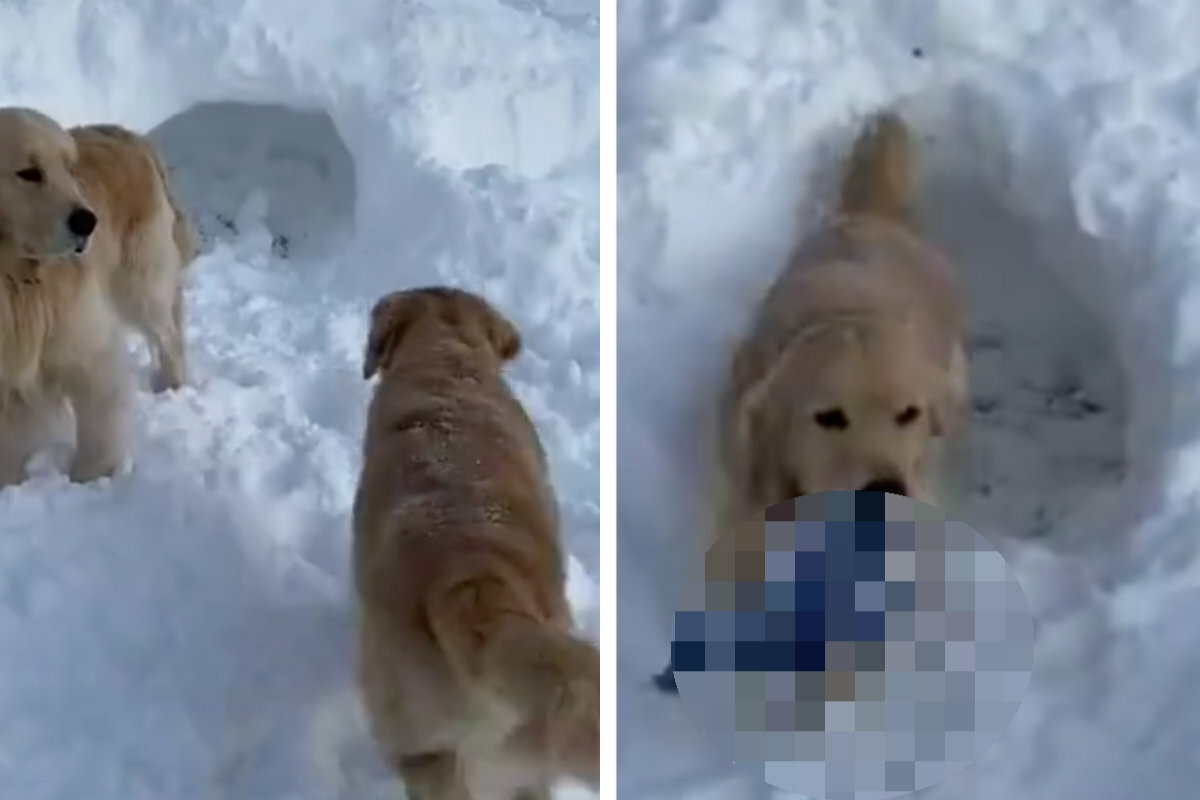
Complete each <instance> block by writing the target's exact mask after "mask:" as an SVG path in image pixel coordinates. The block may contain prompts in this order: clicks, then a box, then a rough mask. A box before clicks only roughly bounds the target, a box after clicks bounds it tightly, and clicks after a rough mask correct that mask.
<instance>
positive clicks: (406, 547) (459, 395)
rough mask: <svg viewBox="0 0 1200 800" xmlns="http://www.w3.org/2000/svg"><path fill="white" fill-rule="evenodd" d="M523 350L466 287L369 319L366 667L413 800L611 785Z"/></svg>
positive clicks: (412, 295)
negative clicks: (527, 392)
mask: <svg viewBox="0 0 1200 800" xmlns="http://www.w3.org/2000/svg"><path fill="white" fill-rule="evenodd" d="M519 349H520V339H519V335H518V333H517V330H516V329H515V328H514V326H513V325H512V323H511V322H510V321H509V320H507V319H506V318H505V317H504V316H502V315H501V314H500V313H499V312H498V311H497V310H496V309H494V308H493V307H492V306H491V305H490V304H488V303H487V302H486V301H484V300H483V299H482V298H480V297H478V296H476V295H474V294H471V293H468V292H465V291H460V290H455V289H445V288H425V289H414V290H410V291H403V292H395V293H392V294H389V295H387V296H385V297H383V298H382V299H381V300H379V302H378V303H377V304H376V306H375V308H374V309H373V311H372V316H371V329H370V335H369V339H368V343H367V346H366V353H365V357H364V364H363V375H364V377H365V378H367V379H369V378H371V377H372V376H374V375H376V374H378V375H379V382H378V385H377V388H376V390H375V395H374V397H373V399H372V401H371V404H370V407H369V410H368V417H367V427H366V433H365V437H364V444H363V467H362V475H361V478H360V483H359V487H358V492H357V496H356V498H355V503H354V570H355V582H356V588H357V594H358V598H359V604H360V607H361V608H360V612H361V617H360V624H359V639H358V659H357V661H358V664H357V675H358V683H359V688H360V691H361V694H362V697H363V700H364V706H365V708H366V709H367V713H368V717H369V719H370V725H371V730H372V733H373V735H374V738H375V739H376V741H377V742H378V744H379V746H380V748H381V751H382V753H383V754H384V756H385V758H386V759H387V760H388V762H389V763H390V765H391V766H392V768H393V769H394V770H395V771H396V772H397V774H398V775H399V777H400V778H401V779H402V780H403V781H404V783H405V785H406V788H407V791H408V793H409V796H410V797H412V798H414V799H415V800H485V799H488V800H490V799H491V798H495V799H496V800H548V798H550V796H551V795H550V792H551V786H552V784H553V783H554V781H555V780H557V779H559V778H574V779H577V780H579V781H582V782H584V783H587V784H590V785H591V786H592V787H596V786H597V785H598V782H599V718H598V714H599V699H600V698H599V680H600V667H599V655H598V652H597V650H596V647H595V646H594V645H593V644H592V643H590V642H588V641H586V640H585V639H583V638H581V637H580V636H578V635H576V634H575V633H574V632H573V631H572V622H571V614H570V609H569V606H568V604H567V601H566V597H565V594H564V575H563V568H562V553H561V551H560V545H559V540H558V512H557V505H556V500H555V497H554V494H553V491H552V489H551V487H550V484H549V482H548V478H547V468H546V459H545V455H544V453H543V450H542V446H541V444H540V443H539V440H538V437H537V434H536V432H535V430H534V427H533V425H532V423H531V422H530V420H529V417H528V416H527V415H526V412H525V411H524V409H523V408H522V406H521V404H520V403H519V401H518V400H517V399H516V397H515V396H514V395H513V393H512V391H511V390H510V389H509V387H508V386H507V384H506V383H505V381H504V378H503V377H502V375H501V370H502V368H503V366H504V364H505V363H506V362H507V361H509V360H510V359H512V358H513V357H515V356H516V355H517V353H518V351H519Z"/></svg>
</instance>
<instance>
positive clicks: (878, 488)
mask: <svg viewBox="0 0 1200 800" xmlns="http://www.w3.org/2000/svg"><path fill="white" fill-rule="evenodd" d="M859 491H860V492H886V493H887V494H898V495H901V496H902V497H908V487H907V486H905V485H904V484H903V483H902V482H901V481H898V480H896V479H895V478H883V479H880V480H875V481H871V482H870V483H868V484H867V485H866V486H864V487H862V488H861V489H859Z"/></svg>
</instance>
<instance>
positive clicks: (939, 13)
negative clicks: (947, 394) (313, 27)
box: [618, 0, 1200, 800]
mask: <svg viewBox="0 0 1200 800" xmlns="http://www.w3.org/2000/svg"><path fill="white" fill-rule="evenodd" d="M1197 31H1200V12H1198V10H1197V9H1195V8H1194V7H1192V6H1191V5H1188V4H1185V3H1182V2H1178V3H1165V4H1163V3H1159V4H1153V5H1151V4H1147V3H1140V2H1135V3H1105V2H1096V3H1077V4H1072V5H1070V6H1069V7H1068V6H1063V7H1062V8H1058V7H1055V8H1054V9H1053V11H1051V9H1050V8H1049V7H1047V6H1046V5H1045V4H1041V3H1036V2H1016V3H1000V2H979V3H968V4H949V3H943V4H934V3H917V2H899V3H888V4H861V5H855V6H854V8H852V9H851V8H850V7H849V6H847V4H844V3H834V2H822V1H820V0H812V1H807V0H806V2H796V3H786V4H785V3H740V2H739V3H735V2H695V3H686V2H685V3H663V2H654V0H647V2H630V3H626V4H624V5H623V7H622V14H621V19H620V41H621V49H622V53H621V75H620V78H621V83H620V85H621V90H620V98H619V103H620V111H619V113H620V126H619V127H620V130H619V147H620V151H621V154H622V164H621V168H622V174H621V178H620V189H621V201H620V202H621V208H620V253H619V287H620V288H619V291H620V297H619V300H620V305H619V317H620V320H619V326H620V327H619V331H620V333H619V346H618V358H619V361H618V364H619V381H620V385H621V393H620V394H621V396H620V402H619V411H618V414H619V418H620V420H621V430H620V442H619V463H618V476H619V496H620V501H619V502H620V508H619V520H618V530H619V534H620V539H619V545H618V547H619V556H618V560H619V575H620V577H619V580H620V583H621V587H622V590H621V592H620V593H619V605H620V607H619V622H618V626H619V637H620V647H621V656H620V658H621V666H620V670H621V673H620V677H619V681H620V685H621V690H620V693H619V703H620V706H619V711H620V748H619V761H620V767H621V784H622V791H621V796H622V797H641V798H651V797H653V798H658V797H662V798H666V797H689V798H692V797H695V798H699V797H723V798H734V797H760V796H767V794H765V793H767V789H766V787H763V786H762V784H761V782H759V783H758V784H757V785H756V784H755V782H754V781H753V780H748V779H746V778H745V776H744V775H742V774H740V773H739V772H738V771H736V770H734V769H733V768H731V767H728V766H726V765H723V764H722V763H721V762H720V761H719V759H716V758H715V756H714V755H713V753H712V752H711V750H710V749H709V748H708V745H707V744H706V743H705V742H704V741H703V739H702V738H701V737H700V736H699V734H697V733H696V732H695V731H694V726H692V725H691V723H690V722H689V721H688V720H687V719H686V717H685V716H684V714H683V712H682V711H681V710H680V709H679V708H678V702H677V700H676V699H674V698H666V697H662V696H658V695H657V694H656V693H655V691H654V690H653V688H651V687H650V685H649V676H650V675H652V674H653V673H654V672H656V671H657V670H658V669H660V668H661V667H662V665H663V663H664V662H665V657H666V652H667V645H666V643H667V642H668V641H669V636H670V631H671V628H670V619H671V618H670V612H671V600H672V598H673V597H674V594H673V591H672V590H673V587H671V586H669V585H667V582H666V581H664V580H663V578H662V576H666V575H672V574H673V573H674V571H675V570H674V569H673V567H674V564H675V562H676V561H677V559H678V554H677V549H676V548H677V545H676V542H678V541H681V540H682V538H683V537H686V536H687V535H689V531H691V530H694V529H696V527H697V526H698V525H700V524H702V522H701V521H702V519H703V517H702V504H701V503H700V500H701V498H702V495H701V487H702V485H703V484H702V480H703V475H701V474H699V472H698V470H697V469H696V468H695V467H694V466H693V465H695V464H697V463H699V462H700V461H701V457H700V455H699V450H698V449H697V439H698V437H697V435H696V431H697V426H698V425H699V424H701V423H702V421H703V420H704V414H705V412H706V408H705V398H707V397H709V396H711V394H712V392H713V387H714V385H715V384H714V382H715V381H716V380H717V379H718V378H719V370H720V369H721V368H722V367H723V365H724V363H725V362H724V359H725V357H726V353H727V352H728V348H729V345H730V343H731V341H732V339H733V337H734V336H735V335H736V334H737V332H738V331H739V329H740V327H741V325H742V324H743V323H744V320H745V317H746V315H747V314H748V312H749V311H750V310H751V309H752V308H753V305H754V303H755V302H756V300H757V298H758V297H759V296H760V295H761V292H762V291H764V290H765V288H766V285H767V283H768V282H769V281H770V280H771V278H772V277H773V276H774V275H775V274H776V273H777V271H778V269H779V268H780V267H781V266H782V263H783V258H784V257H785V255H786V250H787V247H788V246H789V244H790V243H791V242H792V241H793V239H794V236H795V235H796V234H797V233H798V232H799V231H802V230H804V229H805V228H806V227H807V226H810V225H812V224H814V223H815V221H816V220H817V219H819V215H820V214H822V213H823V212H824V211H825V201H826V198H828V197H829V196H830V188H831V186H832V181H833V180H834V179H835V178H836V175H835V174H834V169H833V167H834V166H835V165H836V160H837V159H838V158H840V157H841V154H842V153H843V152H844V150H845V147H846V146H847V145H848V142H849V139H850V137H851V136H852V135H853V133H854V132H855V130H856V129H857V127H858V125H859V124H861V121H862V119H863V118H864V116H865V115H866V114H867V113H869V112H870V111H872V110H873V109H875V108H878V107H880V106H882V105H893V106H895V107H897V108H898V109H899V110H901V112H902V113H904V114H905V116H906V117H907V118H908V119H909V120H910V122H911V124H912V125H913V127H914V129H915V130H916V131H918V132H919V133H920V134H921V136H922V139H923V141H922V143H921V155H922V161H923V165H924V173H923V185H922V192H921V194H922V200H921V206H922V208H921V210H922V213H923V218H924V220H925V221H926V222H927V227H928V233H929V235H930V237H931V238H932V239H933V240H934V241H936V242H938V243H939V244H940V245H941V246H942V247H943V248H944V249H945V250H946V251H948V252H949V253H950V255H951V256H952V257H953V258H954V259H955V261H956V262H957V263H958V264H959V266H960V268H961V270H962V273H963V276H964V280H965V283H966V288H967V293H968V298H969V302H970V304H971V308H972V323H971V342H970V344H971V352H972V359H973V371H974V375H973V384H974V387H973V389H974V402H975V408H974V424H973V432H972V435H971V438H970V440H969V441H968V442H966V443H965V446H964V447H963V448H962V453H960V454H958V458H959V460H958V461H957V462H956V463H957V469H956V476H957V478H958V480H957V482H956V484H955V487H954V491H953V492H952V494H951V498H952V502H951V503H949V505H952V506H953V510H954V511H955V512H956V513H958V514H959V515H960V516H961V517H962V518H963V519H965V520H967V521H969V522H970V523H971V524H972V525H973V526H974V527H975V528H976V529H978V530H979V531H980V532H981V533H983V534H984V535H986V536H988V538H989V539H990V540H991V541H992V542H993V543H994V544H996V545H997V547H999V548H1000V549H1001V551H1002V552H1004V553H1005V555H1006V557H1007V558H1008V559H1009V561H1010V564H1011V565H1012V566H1013V568H1014V570H1015V572H1016V573H1017V576H1018V578H1019V579H1020V581H1021V583H1022V585H1023V587H1024V589H1025V591H1026V594H1027V595H1028V596H1029V599H1030V602H1031V604H1032V607H1033V609H1034V611H1035V613H1036V614H1037V619H1038V640H1037V653H1036V655H1037V667H1036V670H1035V673H1034V677H1033V683H1032V686H1031V689H1030V691H1029V694H1028V695H1027V699H1026V701H1025V703H1024V705H1023V707H1022V709H1021V711H1020V712H1019V713H1018V715H1017V718H1016V719H1015V721H1014V722H1013V724H1012V726H1011V728H1010V729H1009V731H1008V734H1007V735H1006V736H1005V737H1004V738H1003V739H1002V741H1001V742H1000V743H998V744H997V745H996V746H995V747H994V748H993V749H992V750H991V751H990V752H989V753H988V755H987V756H986V757H985V758H984V759H983V760H981V761H980V762H979V763H978V764H976V765H975V766H974V767H972V768H971V769H968V770H966V771H964V772H963V773H960V774H959V775H957V776H955V777H954V778H952V779H950V780H949V781H947V782H946V783H945V784H943V785H942V786H940V787H936V788H934V789H931V790H930V791H927V792H924V793H922V796H925V797H931V798H941V797H945V798H950V797H963V796H969V797H973V798H979V799H980V800H982V799H983V798H1005V797H1014V796H1020V797H1025V798H1061V797H1079V798H1089V800H1093V799H1095V798H1114V800H1115V799H1116V798H1131V797H1139V796H1143V795H1144V794H1146V793H1149V794H1153V795H1154V796H1156V797H1164V798H1183V797H1190V796H1193V795H1194V793H1195V786H1196V785H1197V780H1198V779H1200V767H1198V766H1197V765H1196V762H1195V760H1194V759H1192V758H1190V757H1189V756H1187V755H1185V754H1187V753H1190V752H1194V750H1195V747H1196V745H1197V742H1198V739H1197V734H1198V732H1200V726H1198V725H1197V723H1196V722H1195V719H1196V717H1195V714H1194V713H1192V711H1193V710H1194V709H1195V708H1196V706H1197V703H1200V693H1197V690H1196V682H1195V681H1194V680H1192V679H1189V678H1188V677H1186V676H1188V675H1189V674H1194V670H1195V669H1196V666H1197V662H1200V629H1197V628H1196V626H1195V624H1194V623H1193V622H1191V621H1189V619H1188V617H1189V616H1190V613H1189V609H1190V608H1193V607H1194V605H1195V603H1196V601H1197V599H1200V594H1198V592H1197V586H1196V583H1197V576H1198V575H1200V572H1198V570H1197V567H1198V566H1200V561H1198V560H1197V552H1196V543H1197V536H1196V532H1197V530H1200V518H1198V516H1200V512H1198V511H1197V506H1196V503H1195V496H1196V492H1197V489H1200V471H1198V470H1197V468H1196V466H1195V462H1196V453H1197V452H1200V451H1198V450H1197V448H1196V445H1197V443H1198V442H1200V427H1198V423H1200V404H1198V403H1197V401H1196V400H1195V397H1196V396H1197V393H1196V388H1195V387H1196V386H1197V380H1196V379H1197V377H1198V371H1200V366H1198V361H1197V353H1196V349H1197V347H1196V342H1197V337H1196V333H1197V328H1198V325H1197V322H1196V321H1195V313H1194V303H1195V300H1194V297H1193V295H1194V294H1195V293H1196V291H1197V287H1198V286H1200V283H1198V281H1197V277H1196V276H1197V275H1200V273H1197V272H1196V264H1197V263H1200V239H1197V236H1196V233H1195V231H1196V230H1198V229H1200V225H1198V223H1200V205H1198V203H1197V200H1198V199H1200V169H1198V168H1197V165H1198V164H1200V158H1198V156H1200V104H1198V102H1197V101H1198V99H1200V94H1197V91H1198V90H1197V88H1196V87H1197V83H1196V80H1195V78H1196V75H1197V70H1198V68H1200V60H1198V59H1197V57H1196V56H1195V54H1194V52H1193V51H1191V50H1190V49H1189V47H1188V46H1187V45H1186V44H1185V41H1186V40H1187V39H1188V38H1189V36H1188V35H1187V34H1185V32H1188V34H1190V33H1193V32H1197ZM664 364H671V365H672V369H671V370H665V369H663V365H664ZM639 620H641V621H648V623H647V622H642V624H639V623H638V621H639ZM663 742H670V744H669V745H665V744H661V743H663Z"/></svg>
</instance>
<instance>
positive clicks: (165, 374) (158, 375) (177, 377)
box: [150, 370, 187, 394]
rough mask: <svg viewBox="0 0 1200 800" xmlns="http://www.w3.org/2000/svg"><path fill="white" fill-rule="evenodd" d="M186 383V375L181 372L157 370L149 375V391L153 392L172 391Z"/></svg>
mask: <svg viewBox="0 0 1200 800" xmlns="http://www.w3.org/2000/svg"><path fill="white" fill-rule="evenodd" d="M186 383H187V375H184V374H183V373H176V372H171V371H168V370H158V371H156V372H155V373H154V374H153V375H151V376H150V391H152V392H154V393H155V394H163V393H165V392H173V391H175V390H176V389H180V388H182V387H183V386H184V385H185V384H186Z"/></svg>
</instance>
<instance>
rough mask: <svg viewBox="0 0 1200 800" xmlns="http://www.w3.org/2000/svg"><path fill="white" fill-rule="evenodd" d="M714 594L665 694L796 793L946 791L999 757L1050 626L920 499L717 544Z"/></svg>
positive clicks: (823, 508) (769, 512)
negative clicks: (937, 787) (1036, 634)
mask: <svg viewBox="0 0 1200 800" xmlns="http://www.w3.org/2000/svg"><path fill="white" fill-rule="evenodd" d="M697 579H699V576H697ZM703 581H704V587H703V592H702V594H698V595H697V597H700V596H702V597H703V600H702V604H700V605H699V607H691V608H681V609H680V610H679V611H678V612H677V613H676V615H675V637H674V641H673V642H672V649H671V654H672V667H673V674H672V670H671V669H668V670H667V671H665V672H664V673H663V675H661V676H659V677H658V678H657V679H656V681H660V682H661V684H662V685H664V687H665V688H669V687H670V686H671V685H673V686H676V687H677V688H678V691H679V692H680V694H681V695H682V697H683V700H684V703H685V705H686V706H687V707H688V709H689V711H690V712H691V713H692V715H693V717H694V719H695V720H696V721H697V722H698V723H699V724H701V725H702V727H703V728H704V730H705V732H706V733H707V734H708V735H709V736H710V737H711V738H712V739H713V740H714V742H715V743H716V744H717V745H718V746H719V747H720V748H721V749H722V750H723V751H724V752H726V753H727V754H728V755H729V756H730V758H731V759H732V760H734V761H738V762H749V763H755V764H758V763H761V764H762V765H763V777H764V780H766V781H767V782H768V783H770V784H772V785H774V786H776V787H778V788H780V789H784V790H786V791H792V792H799V793H801V794H804V795H808V796H811V797H838V798H844V797H851V796H854V797H858V796H862V797H868V796H869V797H891V796H897V795H901V794H908V793H910V792H913V791H916V790H919V789H923V788H925V787H927V786H930V785H932V784H934V783H937V782H940V781H942V780H944V779H945V778H947V777H949V776H950V775H952V774H953V773H954V772H957V771H958V770H960V769H962V768H964V767H966V766H967V765H968V764H970V763H971V762H972V761H974V760H975V759H976V758H978V757H979V756H980V755H982V753H983V752H984V751H985V750H986V749H987V748H988V747H990V746H991V745H992V744H993V743H994V742H995V740H996V739H997V738H998V737H999V736H1000V735H1001V734H1002V733H1003V731H1004V730H1005V728H1007V726H1008V724H1009V723H1010V722H1011V721H1012V718H1013V716H1014V715H1015V714H1016V711H1017V708H1018V707H1019V705H1020V702H1021V699H1022V698H1023V696H1024V693H1025V690H1026V688H1027V687H1028V684H1029V678H1030V674H1031V671H1032V669H1033V618H1032V615H1031V613H1030V608H1029V604H1028V602H1027V600H1026V598H1025V595H1024V593H1023V591H1022V590H1021V587H1020V584H1019V583H1017V581H1016V578H1015V576H1014V575H1013V574H1012V572H1011V570H1010V569H1009V568H1008V565H1007V564H1006V563H1005V561H1004V559H1003V557H1002V556H1001V555H1000V553H999V552H997V551H996V550H995V549H994V548H993V547H992V546H991V545H990V544H989V543H988V542H987V540H985V539H984V538H983V537H982V536H980V535H979V534H978V533H977V532H976V531H974V530H973V529H972V528H971V527H970V526H968V525H966V524H965V523H963V522H960V521H957V520H952V519H947V518H946V515H945V514H944V513H943V512H942V511H941V510H939V509H937V508H935V507H933V506H929V505H926V504H924V503H920V502H918V501H915V500H912V499H909V498H906V497H901V496H898V495H891V494H883V493H880V492H828V493H825V494H819V495H806V496H804V497H799V498H796V499H794V500H789V501H787V502H784V503H779V504H778V505H775V506H772V507H770V508H768V509H765V510H764V511H763V513H762V514H761V516H758V517H755V518H753V519H750V520H747V521H746V522H744V523H742V524H740V525H738V526H737V527H736V528H735V529H734V530H733V531H731V532H730V533H729V534H727V535H725V536H724V537H721V538H720V539H719V540H718V541H717V542H716V543H715V544H714V546H713V547H712V548H711V549H710V550H709V551H708V554H707V556H706V559H705V564H704V575H703ZM668 681H670V683H668Z"/></svg>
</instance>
